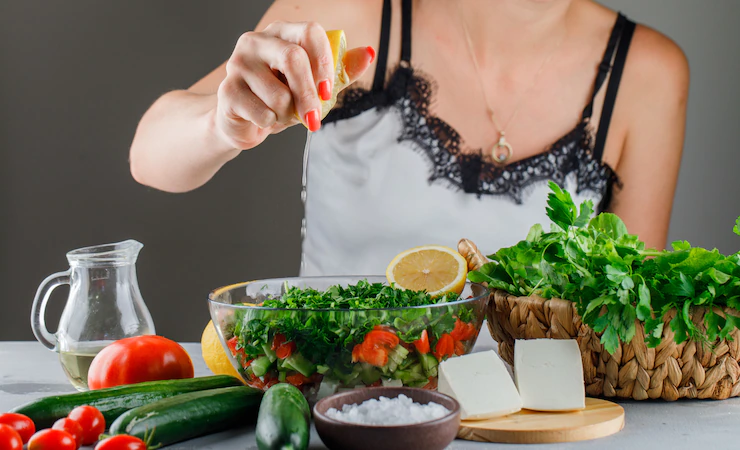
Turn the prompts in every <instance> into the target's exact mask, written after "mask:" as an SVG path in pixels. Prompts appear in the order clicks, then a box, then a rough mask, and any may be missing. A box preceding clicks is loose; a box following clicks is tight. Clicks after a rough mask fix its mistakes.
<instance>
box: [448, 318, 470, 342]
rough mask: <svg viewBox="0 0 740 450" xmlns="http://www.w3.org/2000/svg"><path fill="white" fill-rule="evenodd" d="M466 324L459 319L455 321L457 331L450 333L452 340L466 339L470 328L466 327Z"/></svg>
mask: <svg viewBox="0 0 740 450" xmlns="http://www.w3.org/2000/svg"><path fill="white" fill-rule="evenodd" d="M465 325H466V324H465V323H463V321H462V320H460V319H457V320H456V321H455V329H454V330H452V331H451V332H450V336H452V339H454V340H456V341H462V340H463V338H464V337H465V334H467V332H468V328H467V327H466V326H465Z"/></svg>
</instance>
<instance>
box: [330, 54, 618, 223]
mask: <svg viewBox="0 0 740 450" xmlns="http://www.w3.org/2000/svg"><path fill="white" fill-rule="evenodd" d="M434 87H435V86H434V84H433V82H431V81H430V79H429V78H428V77H425V76H424V75H422V74H419V73H418V72H417V71H415V70H414V69H413V68H412V67H409V66H399V67H398V68H396V70H395V71H393V73H392V75H391V77H390V79H389V81H388V83H387V85H386V88H385V89H384V90H383V91H370V90H366V89H362V88H350V89H348V90H346V91H345V92H343V93H342V97H341V99H340V103H339V105H338V106H337V107H336V108H334V109H333V110H332V111H331V112H330V113H329V115H328V116H327V117H326V118H325V119H324V123H329V122H335V121H338V120H344V119H349V118H351V117H355V116H357V115H359V114H361V113H363V112H365V111H367V110H370V109H372V108H378V109H385V108H389V107H396V109H397V111H398V112H399V114H400V117H401V119H402V120H403V122H404V127H403V132H402V133H401V135H400V136H399V137H398V141H399V142H402V141H408V142H410V143H411V144H412V146H413V148H414V149H415V150H417V151H420V152H422V153H423V154H425V155H426V156H427V157H428V159H429V162H430V166H431V175H430V176H429V182H430V183H433V182H443V183H446V184H447V185H448V186H450V187H452V188H454V189H459V190H462V191H464V192H466V193H470V194H476V195H477V196H479V197H480V196H481V195H495V196H502V197H508V198H509V199H511V200H512V201H514V202H515V203H517V204H522V203H523V202H524V199H525V197H526V195H527V193H528V192H529V191H530V190H531V189H532V188H533V187H534V186H535V185H536V184H538V183H546V182H547V181H549V180H552V181H554V182H556V183H558V184H560V185H563V184H564V183H565V180H566V178H567V177H569V176H571V175H574V176H575V180H576V186H577V188H576V192H577V193H582V192H584V191H589V192H592V193H594V194H596V195H600V196H601V199H602V200H601V202H600V204H599V205H598V210H599V211H604V210H606V209H608V207H609V204H610V202H611V198H612V191H613V188H614V186H617V187H621V182H620V181H619V178H618V177H617V174H616V173H615V172H614V170H612V168H611V167H609V166H608V165H607V164H605V163H603V162H602V161H601V160H597V159H595V158H594V156H593V144H594V142H593V135H594V133H593V130H591V129H590V127H589V126H588V121H587V120H584V121H582V122H581V123H579V124H578V125H576V127H575V128H574V129H573V130H571V131H570V132H569V133H567V134H566V135H565V136H563V137H562V138H560V139H558V141H557V142H555V143H554V144H552V145H551V146H550V147H549V148H548V149H547V150H546V151H545V152H543V153H540V154H537V155H534V156H532V157H529V158H526V159H523V160H520V161H516V162H514V163H511V164H508V165H506V166H503V167H502V166H498V165H496V164H494V163H492V162H490V160H487V158H484V157H483V152H482V150H480V149H477V150H472V151H471V150H468V151H463V149H462V142H463V140H462V137H461V136H460V134H459V133H458V132H457V131H456V130H455V129H454V128H452V127H451V126H450V125H449V124H448V123H447V122H445V121H444V120H442V119H440V118H438V117H436V116H434V115H432V114H431V113H430V112H429V107H430V104H431V103H432V100H433V94H434V90H435V89H434Z"/></svg>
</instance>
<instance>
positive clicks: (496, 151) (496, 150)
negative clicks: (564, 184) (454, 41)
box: [457, 0, 567, 165]
mask: <svg viewBox="0 0 740 450" xmlns="http://www.w3.org/2000/svg"><path fill="white" fill-rule="evenodd" d="M457 9H458V12H459V14H460V22H461V23H462V27H463V31H464V32H465V40H466V42H467V44H468V52H469V53H470V57H471V59H472V60H473V66H474V67H475V73H476V76H477V77H478V83H479V85H480V90H481V93H482V94H483V100H484V101H485V102H486V108H487V109H488V114H489V117H490V118H491V122H493V126H494V127H495V128H496V131H497V132H498V135H499V138H498V142H496V143H495V144H493V146H492V147H491V157H492V158H493V161H494V162H495V163H497V164H500V165H503V164H505V163H506V162H507V161H509V160H510V159H511V157H512V156H513V155H514V149H513V148H512V146H511V144H509V142H508V141H507V140H506V128H508V126H509V124H510V123H511V121H512V120H514V118H515V117H516V115H517V113H518V112H519V108H521V106H522V104H523V103H524V100H526V98H527V95H528V94H529V91H531V90H532V89H533V88H534V87H535V85H537V81H538V80H539V77H540V73H542V69H544V67H545V66H546V65H547V63H548V62H549V61H550V59H552V57H553V56H555V54H556V53H557V51H558V50H559V49H560V46H561V45H563V42H565V36H563V39H561V40H560V43H558V45H557V46H556V47H555V48H554V49H553V51H552V52H551V53H550V55H548V57H547V58H545V60H544V61H542V64H541V65H540V68H539V69H537V72H535V75H534V78H533V80H532V84H531V85H530V86H529V87H528V88H527V90H526V91H524V94H522V97H521V98H520V99H519V103H517V105H516V107H515V108H514V112H513V113H512V114H511V117H509V120H507V121H506V123H505V124H504V126H503V127H502V126H499V122H498V119H497V118H496V113H495V112H494V111H493V108H492V107H491V104H490V103H489V101H488V95H487V94H486V88H485V86H484V84H483V78H482V77H481V75H480V67H479V66H478V58H476V57H475V51H474V50H473V40H472V39H471V38H470V33H469V32H468V26H467V23H465V16H464V15H463V11H462V6H461V4H460V1H459V0H458V2H457ZM566 36H567V31H566Z"/></svg>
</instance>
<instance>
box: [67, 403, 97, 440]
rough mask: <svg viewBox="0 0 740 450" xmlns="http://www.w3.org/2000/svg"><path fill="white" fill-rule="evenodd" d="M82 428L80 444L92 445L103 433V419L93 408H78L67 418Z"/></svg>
mask: <svg viewBox="0 0 740 450" xmlns="http://www.w3.org/2000/svg"><path fill="white" fill-rule="evenodd" d="M67 418H68V419H72V420H74V421H75V422H77V423H79V424H80V426H81V427H82V444H83V445H90V444H94V443H95V442H96V441H97V440H98V438H99V437H100V435H101V434H103V431H105V418H104V417H103V415H102V414H101V413H100V411H98V409H97V408H95V407H93V406H87V405H85V406H78V407H77V408H75V409H73V410H72V411H70V413H69V415H68V416H67Z"/></svg>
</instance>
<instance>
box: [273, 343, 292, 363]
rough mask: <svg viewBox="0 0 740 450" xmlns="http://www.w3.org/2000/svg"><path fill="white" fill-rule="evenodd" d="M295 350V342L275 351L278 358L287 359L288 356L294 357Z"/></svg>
mask: <svg viewBox="0 0 740 450" xmlns="http://www.w3.org/2000/svg"><path fill="white" fill-rule="evenodd" d="M295 349H296V346H295V342H293V341H291V342H286V343H285V344H283V345H281V346H280V347H278V348H277V350H275V354H276V355H277V357H278V358H280V359H285V358H287V357H288V356H290V355H292V354H293V352H294V351H295Z"/></svg>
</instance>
